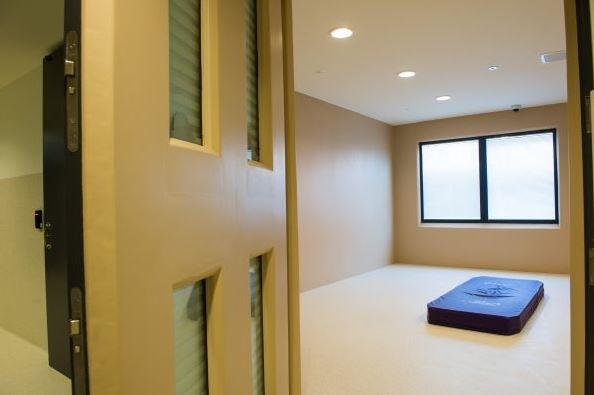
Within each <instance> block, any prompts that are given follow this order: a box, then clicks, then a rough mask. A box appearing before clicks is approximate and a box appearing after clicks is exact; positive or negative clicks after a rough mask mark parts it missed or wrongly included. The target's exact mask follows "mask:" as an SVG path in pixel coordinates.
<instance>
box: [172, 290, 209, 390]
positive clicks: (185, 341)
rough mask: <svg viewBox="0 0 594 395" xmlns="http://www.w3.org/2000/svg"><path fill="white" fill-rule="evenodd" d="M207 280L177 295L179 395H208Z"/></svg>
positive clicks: (176, 374) (176, 384)
mask: <svg viewBox="0 0 594 395" xmlns="http://www.w3.org/2000/svg"><path fill="white" fill-rule="evenodd" d="M206 323H207V302H206V280H202V281H198V282H196V283H194V284H191V285H188V286H186V287H181V288H177V289H175V290H174V291H173V333H174V339H175V393H176V395H190V394H191V395H207V394H208V347H207V330H206Z"/></svg>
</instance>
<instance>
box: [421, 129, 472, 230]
mask: <svg viewBox="0 0 594 395" xmlns="http://www.w3.org/2000/svg"><path fill="white" fill-rule="evenodd" d="M421 149H422V160H423V162H422V166H423V168H422V171H423V207H424V219H460V220H463V219H480V217H481V209H480V173H479V146H478V141H476V140H470V141H457V142H450V143H438V144H425V145H422V146H421Z"/></svg>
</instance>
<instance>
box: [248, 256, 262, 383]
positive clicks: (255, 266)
mask: <svg viewBox="0 0 594 395" xmlns="http://www.w3.org/2000/svg"><path fill="white" fill-rule="evenodd" d="M250 305H251V317H252V326H251V330H252V394H253V395H264V312H263V306H262V257H261V256H260V257H257V258H252V259H251V260H250Z"/></svg>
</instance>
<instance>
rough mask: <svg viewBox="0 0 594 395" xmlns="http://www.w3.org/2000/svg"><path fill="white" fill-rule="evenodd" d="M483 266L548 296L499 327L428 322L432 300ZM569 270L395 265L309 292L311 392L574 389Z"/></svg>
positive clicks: (544, 394) (528, 393)
mask: <svg viewBox="0 0 594 395" xmlns="http://www.w3.org/2000/svg"><path fill="white" fill-rule="evenodd" d="M479 275H494V276H500V277H506V276H509V277H515V278H531V279H537V280H540V281H542V282H543V283H544V286H545V297H544V299H543V301H542V302H541V303H540V306H539V307H538V308H537V310H536V312H535V313H534V315H533V316H532V318H531V319H530V321H529V322H528V324H527V325H526V327H525V328H524V330H523V331H522V332H521V333H520V334H518V335H514V336H500V335H492V334H486V333H478V332H472V331H467V330H460V329H453V328H446V327H440V326H433V325H429V324H427V322H426V304H427V302H429V301H431V300H433V299H435V298H437V297H439V296H440V295H442V294H443V293H445V292H447V291H448V290H450V289H451V288H453V287H455V286H456V285H458V284H460V283H462V282H463V281H465V280H467V279H469V278H471V277H474V276H479ZM569 307H570V306H569V277H568V276H565V275H552V274H534V273H519V272H501V271H485V270H469V269H452V268H443V267H430V266H412V265H391V266H387V267H384V268H381V269H378V270H375V271H373V272H369V273H366V274H363V275H360V276H357V277H353V278H349V279H347V280H343V281H340V282H337V283H334V284H330V285H327V286H324V287H321V288H317V289H314V290H311V291H308V292H305V293H303V294H302V296H301V314H302V317H301V328H302V331H301V336H302V363H301V364H302V370H303V372H302V373H303V377H302V383H303V395H476V394H480V395H532V394H539V395H567V394H569V380H570V325H569V314H570V311H569Z"/></svg>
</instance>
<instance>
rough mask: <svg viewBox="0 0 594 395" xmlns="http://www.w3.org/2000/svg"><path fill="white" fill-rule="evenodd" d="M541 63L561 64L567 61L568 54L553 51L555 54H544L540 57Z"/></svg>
mask: <svg viewBox="0 0 594 395" xmlns="http://www.w3.org/2000/svg"><path fill="white" fill-rule="evenodd" d="M538 58H539V59H540V62H541V63H542V64H549V63H553V62H560V61H562V60H565V59H567V52H566V51H553V52H544V53H541V54H540V55H538Z"/></svg>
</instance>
